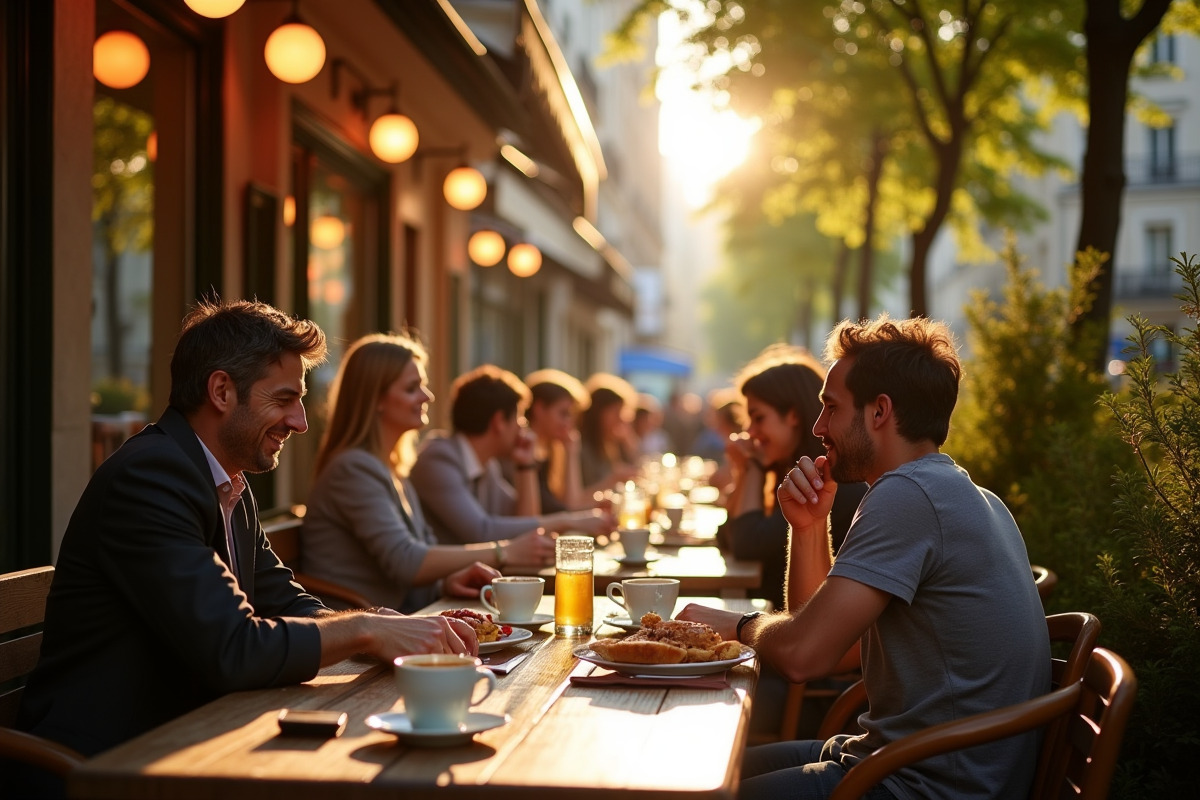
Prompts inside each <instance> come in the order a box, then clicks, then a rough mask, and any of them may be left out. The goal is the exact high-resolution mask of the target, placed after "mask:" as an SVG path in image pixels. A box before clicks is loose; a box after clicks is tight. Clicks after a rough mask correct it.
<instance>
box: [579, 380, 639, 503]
mask: <svg viewBox="0 0 1200 800" xmlns="http://www.w3.org/2000/svg"><path fill="white" fill-rule="evenodd" d="M586 388H587V390H588V394H589V396H590V398H591V399H590V403H589V404H588V407H587V410H585V411H584V412H583V416H582V417H581V418H580V420H579V438H580V447H579V460H580V468H581V470H582V475H583V483H584V486H585V487H587V490H588V491H600V490H603V489H611V488H612V487H614V486H616V485H617V484H620V483H624V482H625V481H628V480H632V479H633V478H634V477H636V475H637V471H638V470H637V465H636V464H635V463H634V459H635V456H634V455H633V454H631V453H629V452H628V444H629V438H630V435H631V428H630V423H632V422H633V415H634V412H635V411H636V409H637V391H636V390H635V389H634V388H633V387H632V386H630V385H629V382H628V381H626V380H624V379H622V378H619V377H617V376H616V375H610V374H608V373H604V372H598V373H596V374H595V375H593V376H591V377H590V378H588V380H587V384H586Z"/></svg>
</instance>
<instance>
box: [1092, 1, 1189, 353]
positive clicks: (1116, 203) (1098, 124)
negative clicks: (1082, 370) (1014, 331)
mask: <svg viewBox="0 0 1200 800" xmlns="http://www.w3.org/2000/svg"><path fill="white" fill-rule="evenodd" d="M1086 2H1087V14H1086V16H1085V17H1084V22H1083V30H1084V34H1085V35H1086V37H1087V55H1088V58H1087V86H1088V128H1087V151H1086V153H1085V154H1084V159H1083V177H1082V182H1081V187H1080V188H1081V201H1082V215H1081V218H1080V221H1079V239H1078V241H1077V243H1076V245H1075V250H1076V252H1084V251H1086V250H1088V249H1089V248H1090V249H1094V250H1096V251H1098V252H1100V253H1107V254H1109V256H1110V258H1109V260H1108V263H1107V264H1106V265H1105V267H1104V269H1102V270H1101V271H1100V272H1099V273H1098V274H1097V275H1096V277H1095V278H1094V279H1093V282H1092V285H1091V290H1092V293H1093V294H1094V295H1095V298H1096V301H1095V303H1094V304H1093V306H1092V309H1091V311H1090V312H1089V313H1088V314H1086V315H1084V316H1083V317H1081V318H1080V319H1079V320H1078V321H1077V322H1076V324H1075V326H1074V327H1073V329H1072V332H1073V333H1074V334H1075V335H1080V334H1081V333H1082V331H1083V330H1084V328H1086V327H1093V326H1102V330H1104V331H1107V330H1108V323H1109V319H1110V318H1111V316H1112V284H1113V272H1114V270H1115V269H1116V264H1115V263H1114V260H1113V258H1112V257H1111V256H1113V254H1115V252H1116V244H1117V231H1118V230H1119V228H1120V225H1121V200H1122V197H1123V195H1124V192H1125V110H1126V108H1127V106H1128V103H1129V75H1130V70H1131V68H1132V66H1133V57H1134V54H1135V53H1136V52H1137V49H1138V48H1139V47H1140V46H1141V45H1142V43H1143V42H1144V41H1145V40H1146V37H1148V36H1149V35H1150V34H1151V33H1152V32H1153V31H1154V30H1155V29H1156V28H1158V26H1159V24H1160V23H1161V22H1162V21H1163V18H1164V16H1165V15H1166V14H1167V10H1168V7H1170V6H1171V5H1172V0H1145V2H1143V3H1142V5H1141V7H1140V8H1138V9H1137V11H1136V12H1135V13H1133V14H1132V15H1131V16H1126V15H1125V14H1124V13H1123V11H1124V8H1125V7H1126V6H1127V5H1128V4H1126V3H1122V2H1121V0H1086ZM1186 5H1189V4H1186V3H1182V2H1179V3H1176V4H1175V6H1176V8H1175V16H1176V19H1175V20H1174V23H1175V25H1176V26H1177V27H1179V28H1184V27H1190V28H1191V29H1192V30H1198V29H1200V21H1198V20H1197V16H1198V15H1197V10H1196V4H1195V3H1194V2H1193V3H1191V4H1190V5H1191V9H1190V12H1189V10H1188V9H1186V8H1185V6H1186ZM1107 348H1108V343H1107V340H1105V341H1102V342H1101V343H1100V345H1099V346H1098V348H1097V349H1096V350H1095V351H1094V352H1093V354H1092V357H1091V362H1092V366H1093V367H1094V368H1095V369H1097V370H1101V369H1103V368H1104V361H1105V358H1106V357H1107V353H1108V350H1107Z"/></svg>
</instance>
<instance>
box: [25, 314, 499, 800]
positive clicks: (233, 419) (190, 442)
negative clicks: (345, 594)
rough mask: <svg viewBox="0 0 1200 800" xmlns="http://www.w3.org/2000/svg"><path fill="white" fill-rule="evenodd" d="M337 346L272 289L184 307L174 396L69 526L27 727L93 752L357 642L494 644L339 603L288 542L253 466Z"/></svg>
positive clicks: (307, 672)
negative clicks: (281, 550) (268, 517)
mask: <svg viewBox="0 0 1200 800" xmlns="http://www.w3.org/2000/svg"><path fill="white" fill-rule="evenodd" d="M324 356H325V334H324V333H323V332H322V331H321V329H320V328H319V327H318V326H317V325H316V324H315V323H313V322H310V321H308V320H299V319H295V318H293V317H290V316H288V315H286V314H284V313H283V312H281V311H279V310H277V309H275V308H272V307H271V306H268V305H266V304H264V303H257V302H248V301H236V302H231V303H227V304H218V303H215V302H204V303H201V304H200V305H199V307H198V308H196V310H194V311H193V312H192V313H191V314H189V316H188V317H187V318H186V319H185V320H184V326H183V333H182V334H181V335H180V338H179V341H178V343H177V345H176V348H175V352H174V354H173V356H172V358H171V397H170V405H169V407H168V408H167V409H166V411H165V412H164V413H163V415H162V417H161V418H160V419H159V420H158V422H157V423H155V424H153V425H149V426H147V427H146V428H145V430H143V431H142V432H141V433H139V434H138V435H136V436H134V437H133V438H132V439H130V440H129V441H128V442H126V443H125V444H124V445H123V446H122V447H121V448H120V449H119V450H117V452H116V453H114V454H113V455H112V456H111V457H109V458H108V459H107V460H106V461H105V462H104V463H103V464H102V465H101V466H100V468H99V469H98V470H97V471H96V473H95V475H93V476H92V479H91V481H90V482H89V483H88V486H87V488H86V489H85V490H84V492H83V495H82V497H81V498H80V500H79V503H78V505H77V506H76V509H75V512H74V514H73V515H72V517H71V521H70V523H69V524H68V526H67V531H66V534H65V536H64V538H63V542H62V547H61V550H60V553H59V557H58V564H57V567H56V570H55V576H54V582H53V585H52V586H51V589H50V596H49V600H48V603H47V607H46V619H45V628H44V638H43V642H42V650H41V656H40V659H39V661H38V665H37V667H36V669H35V670H34V672H33V674H32V675H31V676H30V680H29V683H28V685H27V686H26V688H25V692H24V696H23V698H22V704H21V709H20V715H19V718H18V727H20V728H21V729H23V730H27V731H32V732H33V733H36V734H39V735H41V736H43V737H46V738H49V739H52V740H54V741H57V742H60V743H62V744H65V745H68V746H69V747H72V748H74V749H76V750H78V751H79V752H81V753H83V754H85V755H92V754H95V753H99V752H100V751H102V750H106V749H108V748H110V747H112V746H114V745H116V744H119V743H121V742H123V741H125V740H127V739H130V738H132V737H134V736H136V735H138V734H140V733H143V732H145V731H147V730H150V729H151V728H153V727H155V726H157V725H160V724H162V723H164V722H166V721H168V720H170V719H172V718H174V717H176V716H178V715H180V714H183V713H185V712H187V711H190V710H192V709H194V708H196V707H198V706H200V705H202V704H204V703H206V702H209V701H210V700H213V699H215V698H216V697H218V696H220V695H222V694H224V693H227V692H232V691H238V690H244V689H261V688H266V687H271V686H280V685H285V684H293V683H299V682H302V681H305V680H309V679H311V678H312V677H313V676H315V675H316V673H317V670H318V669H319V668H320V667H322V666H324V665H327V664H333V663H336V662H337V661H340V660H342V659H345V658H347V657H349V656H352V655H354V654H356V653H367V654H370V655H373V656H375V657H377V658H380V659H386V660H391V659H392V658H394V657H396V656H398V655H403V654H405V653H414V652H468V653H474V652H475V651H476V641H475V636H474V634H473V633H472V632H471V629H470V628H469V627H467V626H464V625H459V624H457V620H449V619H447V618H445V617H431V618H410V617H403V616H400V615H398V614H396V613H395V612H393V611H389V610H387V609H376V610H371V611H356V612H345V613H337V614H335V613H334V612H332V611H330V610H329V609H327V608H325V607H324V606H323V605H322V604H321V603H320V601H318V600H317V599H316V598H314V597H312V596H311V595H308V594H306V593H305V592H304V589H303V588H302V587H301V586H300V585H299V584H297V583H295V582H294V581H293V580H292V574H291V572H290V571H289V570H288V569H287V567H285V566H283V564H281V563H280V561H279V559H278V558H277V557H276V556H275V554H274V553H273V552H272V551H271V548H270V545H269V544H268V543H267V540H266V536H265V535H264V533H263V530H262V527H261V526H260V525H259V522H258V509H257V506H256V505H255V502H254V497H253V495H252V494H251V492H250V490H249V488H247V487H246V486H245V481H244V479H243V473H244V472H263V471H266V470H270V469H273V468H274V467H275V466H276V464H277V463H278V458H279V453H280V451H281V450H282V448H283V445H284V442H285V441H286V440H287V439H288V437H290V436H291V435H292V434H293V433H303V432H304V431H305V430H307V428H308V425H307V421H306V419H305V414H304V404H303V402H302V398H303V397H304V392H305V384H304V374H305V371H306V370H307V369H308V368H310V367H311V366H313V365H314V364H319V363H320V362H321V361H322V360H323V359H324ZM14 796H16V795H14Z"/></svg>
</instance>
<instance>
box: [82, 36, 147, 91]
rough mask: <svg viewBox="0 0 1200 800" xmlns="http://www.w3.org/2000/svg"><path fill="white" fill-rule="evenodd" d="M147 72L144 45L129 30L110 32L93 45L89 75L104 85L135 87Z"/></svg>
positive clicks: (113, 87)
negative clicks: (90, 72) (90, 73)
mask: <svg viewBox="0 0 1200 800" xmlns="http://www.w3.org/2000/svg"><path fill="white" fill-rule="evenodd" d="M149 71H150V51H149V50H148V49H146V43H145V42H143V41H142V40H141V39H139V38H138V37H137V36H135V35H134V34H132V33H130V32H129V31H109V32H108V33H106V34H104V35H102V36H101V37H100V38H98V39H97V40H96V43H95V44H93V45H92V74H93V75H95V76H96V80H98V81H100V82H101V83H103V84H104V85H105V86H108V87H110V88H112V89H128V88H129V87H131V86H137V85H138V84H139V83H141V82H142V78H144V77H146V73H147V72H149Z"/></svg>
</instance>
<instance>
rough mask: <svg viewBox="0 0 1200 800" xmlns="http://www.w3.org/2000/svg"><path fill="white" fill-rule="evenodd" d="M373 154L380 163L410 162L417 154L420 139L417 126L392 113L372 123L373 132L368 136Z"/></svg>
mask: <svg viewBox="0 0 1200 800" xmlns="http://www.w3.org/2000/svg"><path fill="white" fill-rule="evenodd" d="M367 140H368V141H369V142H370V145H371V152H372V153H374V154H375V156H376V157H377V158H378V159H379V160H380V161H386V162H387V163H389V164H399V163H400V162H401V161H408V159H410V158H412V154H413V153H415V152H417V144H418V142H419V140H420V137H418V135H417V126H416V125H415V124H414V123H413V121H412V120H411V119H409V118H408V117H406V116H404V115H403V114H400V113H397V112H392V113H389V114H384V115H383V116H382V117H379V118H378V119H376V120H375V121H374V122H372V123H371V131H370V133H369V134H368V135H367Z"/></svg>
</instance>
